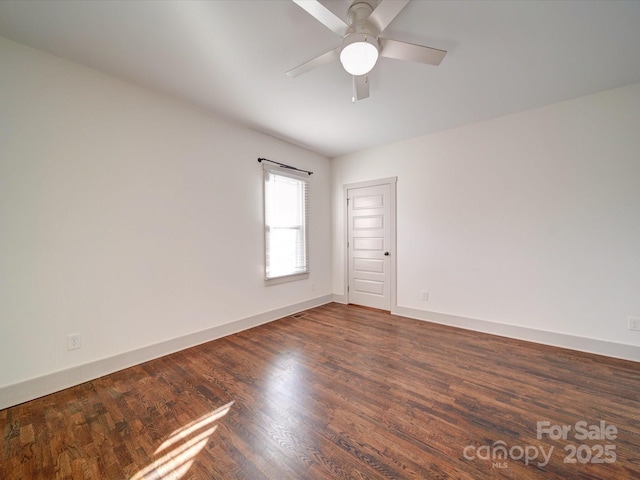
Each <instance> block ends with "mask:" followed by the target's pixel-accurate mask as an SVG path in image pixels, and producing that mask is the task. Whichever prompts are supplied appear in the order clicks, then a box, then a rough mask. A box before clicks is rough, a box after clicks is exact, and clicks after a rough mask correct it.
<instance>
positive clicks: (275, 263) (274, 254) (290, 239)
mask: <svg viewBox="0 0 640 480" xmlns="http://www.w3.org/2000/svg"><path fill="white" fill-rule="evenodd" d="M308 190H309V182H308V180H307V178H306V176H305V175H303V174H298V173H297V172H295V171H288V170H285V169H282V168H273V167H268V166H266V165H265V167H264V223H265V280H266V281H267V283H281V282H285V281H290V280H298V279H301V278H306V277H308V275H309V240H308V235H307V219H308Z"/></svg>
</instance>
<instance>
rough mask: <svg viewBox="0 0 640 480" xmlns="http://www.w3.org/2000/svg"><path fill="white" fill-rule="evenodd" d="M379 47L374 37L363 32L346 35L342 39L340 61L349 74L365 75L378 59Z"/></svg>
mask: <svg viewBox="0 0 640 480" xmlns="http://www.w3.org/2000/svg"><path fill="white" fill-rule="evenodd" d="M378 54H379V47H378V41H377V39H376V38H375V37H372V36H371V35H368V34H363V33H352V34H349V35H346V36H345V37H344V40H343V41H342V50H341V52H340V62H341V63H342V66H343V67H344V69H345V70H346V71H347V72H349V73H350V74H351V75H356V76H357V75H365V74H367V73H369V72H370V71H371V69H372V68H373V67H374V65H375V64H376V62H377V61H378Z"/></svg>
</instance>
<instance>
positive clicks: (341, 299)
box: [333, 293, 347, 305]
mask: <svg viewBox="0 0 640 480" xmlns="http://www.w3.org/2000/svg"><path fill="white" fill-rule="evenodd" d="M333 301H334V302H336V303H342V304H343V305H346V304H347V296H346V295H340V294H338V293H334V294H333Z"/></svg>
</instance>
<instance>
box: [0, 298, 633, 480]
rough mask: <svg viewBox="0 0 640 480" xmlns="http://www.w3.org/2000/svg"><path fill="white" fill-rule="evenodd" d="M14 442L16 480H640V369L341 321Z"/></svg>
mask: <svg viewBox="0 0 640 480" xmlns="http://www.w3.org/2000/svg"><path fill="white" fill-rule="evenodd" d="M538 422H547V423H540V427H538V425H539V423H538ZM580 422H584V423H580ZM602 422H604V424H602ZM563 426H568V427H569V428H570V429H567V427H564V432H566V435H565V437H566V439H565V438H562V436H561V433H562V431H563V430H562V429H563ZM602 427H604V428H602ZM585 430H586V431H587V432H588V433H590V438H586V439H582V438H581V437H582V434H583V433H584V431H585ZM0 432H1V434H2V437H1V438H0V440H1V442H2V443H1V447H0V478H1V479H3V480H14V479H47V480H50V479H135V480H140V479H165V480H166V479H180V478H182V479H209V478H216V479H236V478H237V479H241V478H246V479H252V480H253V479H264V478H267V479H277V480H284V479H333V478H345V479H346V478H349V479H366V478H370V479H376V478H397V479H404V478H407V479H432V478H434V479H435V478H461V479H474V480H477V479H486V478H513V479H532V478H544V479H563V480H566V479H625V478H640V364H638V363H633V362H626V361H621V360H614V359H610V358H605V357H600V356H596V355H588V354H583V353H576V352H571V351H568V350H563V349H558V348H552V347H546V346H541V345H536V344H531V343H526V342H521V341H516V340H509V339H505V338H500V337H495V336H490V335H484V334H479V333H474V332H469V331H465V330H459V329H454V328H449V327H444V326H439V325H435V324H430V323H426V322H421V321H417V320H410V319H406V318H402V317H394V316H391V315H389V314H386V313H382V312H377V311H370V310H367V309H363V308H359V307H355V306H344V305H338V304H330V305H326V306H323V307H319V308H315V309H312V310H309V311H307V312H304V313H303V314H302V315H301V316H300V317H299V318H293V317H287V318H284V319H281V320H278V321H276V322H272V323H270V324H267V325H264V326H261V327H258V328H254V329H251V330H247V331H244V332H241V333H239V334H236V335H232V336H229V337H226V338H223V339H220V340H216V341H213V342H210V343H207V344H204V345H201V346H198V347H195V348H191V349H189V350H185V351H182V352H179V353H176V354H173V355H169V356H167V357H163V358H160V359H158V360H154V361H151V362H147V363H145V364H142V365H139V366H136V367H133V368H129V369H127V370H123V371H121V372H118V373H115V374H112V375H109V376H106V377H103V378H100V379H98V380H95V381H92V382H89V383H85V384H82V385H79V386H77V387H74V388H71V389H68V390H65V391H62V392H59V393H56V394H54V395H49V396H47V397H43V398H40V399H37V400H34V401H31V402H28V403H25V404H22V405H18V406H16V407H13V408H9V409H5V410H2V411H0ZM556 434H558V435H556ZM538 437H540V438H538ZM553 437H555V438H553ZM534 457H535V458H534ZM571 461H574V463H568V462H571Z"/></svg>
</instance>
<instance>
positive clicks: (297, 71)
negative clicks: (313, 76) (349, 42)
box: [286, 47, 342, 78]
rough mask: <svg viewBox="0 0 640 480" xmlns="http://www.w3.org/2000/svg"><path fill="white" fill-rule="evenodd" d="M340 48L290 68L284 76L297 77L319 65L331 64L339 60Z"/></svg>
mask: <svg viewBox="0 0 640 480" xmlns="http://www.w3.org/2000/svg"><path fill="white" fill-rule="evenodd" d="M341 48H342V47H337V48H334V49H333V50H329V51H328V52H326V53H323V54H322V55H319V56H317V57H316V58H312V59H311V60H309V61H308V62H305V63H303V64H302V65H298V66H297V67H295V68H292V69H291V70H289V71H288V72H286V74H287V75H288V76H289V77H291V78H294V77H297V76H298V75H302V74H303V73H307V72H308V71H310V70H313V69H314V68H316V67H319V66H320V65H324V64H325V63H329V62H332V61H333V60H337V59H339V58H340V50H341Z"/></svg>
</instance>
